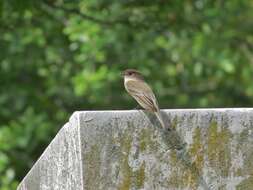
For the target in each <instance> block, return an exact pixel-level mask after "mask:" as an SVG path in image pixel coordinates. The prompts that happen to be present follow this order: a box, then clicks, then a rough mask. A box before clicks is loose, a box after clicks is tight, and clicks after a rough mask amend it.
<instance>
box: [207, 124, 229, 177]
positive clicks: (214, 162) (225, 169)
mask: <svg viewBox="0 0 253 190" xmlns="http://www.w3.org/2000/svg"><path fill="white" fill-rule="evenodd" d="M220 127H221V128H220V130H219V128H218V126H217V123H216V122H215V121H212V122H211V124H210V126H209V129H208V139H207V156H208V161H209V164H210V166H211V167H212V168H214V169H215V171H216V172H217V173H218V174H219V175H221V176H222V177H227V176H228V175H229V169H230V167H231V151H230V145H229V143H230V139H231V137H232V134H231V132H230V131H229V129H227V128H225V127H223V126H220Z"/></svg>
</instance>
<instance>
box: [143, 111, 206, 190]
mask: <svg viewBox="0 0 253 190" xmlns="http://www.w3.org/2000/svg"><path fill="white" fill-rule="evenodd" d="M140 111H142V112H143V113H144V114H145V115H146V116H147V118H148V119H149V121H150V122H151V123H152V125H153V126H154V127H157V128H158V129H159V131H160V132H161V137H162V140H163V142H164V143H165V144H166V146H167V152H169V151H171V150H175V151H176V153H177V159H178V160H179V161H180V162H181V163H182V165H184V167H185V168H188V169H189V170H190V171H191V172H192V174H193V175H194V176H196V178H197V179H198V184H199V185H200V186H201V187H202V188H203V189H204V190H211V189H210V187H208V185H207V183H206V181H205V180H204V178H203V176H202V175H201V173H200V171H199V170H198V168H197V166H196V164H195V162H194V161H192V158H191V156H190V154H189V153H188V151H187V144H186V143H185V142H184V139H183V138H181V136H180V134H179V133H178V132H177V131H176V128H174V127H173V128H172V121H171V119H170V117H168V115H167V114H166V113H165V112H163V111H161V115H162V118H163V121H164V123H165V125H166V128H165V129H164V128H163V127H162V126H161V124H160V122H159V120H158V119H157V117H156V115H155V114H154V113H151V112H147V111H145V110H140ZM167 152H166V153H167Z"/></svg>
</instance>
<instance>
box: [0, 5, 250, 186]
mask: <svg viewBox="0 0 253 190" xmlns="http://www.w3.org/2000/svg"><path fill="white" fill-rule="evenodd" d="M252 10H253V1H250V0H229V1H214V0H197V1H191V0H188V1H163V0H152V1H151V0H145V1H143V0H138V1H134V0H123V1H116V0H111V1H107V0H99V1H98V0H73V1H67V0H57V1H53V0H44V1H32V0H25V1H19V0H11V1H4V0H2V1H0V34H1V35H0V50H1V51H0V84H1V85H0V90H1V93H0V106H1V109H0V176H1V177H0V184H1V187H0V190H7V189H15V188H16V186H17V184H18V183H19V181H20V180H21V179H22V178H23V177H24V175H25V174H26V173H27V172H28V171H29V168H30V167H31V166H32V165H33V163H34V161H35V160H37V159H38V157H39V155H40V154H41V153H42V151H43V150H44V149H45V147H46V146H47V145H48V143H49V142H50V141H51V139H52V138H53V137H54V135H55V134H56V132H57V131H58V130H59V128H60V126H61V125H63V124H64V123H65V122H66V121H67V119H68V118H69V116H70V115H71V113H73V112H74V111H75V110H84V109H87V110H91V109H132V108H133V107H135V105H136V103H135V102H134V100H132V98H130V97H129V96H127V94H126V92H125V91H124V88H123V81H122V79H121V78H120V71H122V70H123V69H125V68H137V69H139V70H141V71H142V72H143V73H144V74H145V75H146V76H147V80H148V81H149V83H150V84H151V85H152V86H153V89H154V91H155V92H156V94H157V96H158V97H159V102H160V105H161V107H162V108H174V107H183V108H186V107H236V106H246V107H250V106H252V105H253V82H252V81H253V51H252V50H253V11H252Z"/></svg>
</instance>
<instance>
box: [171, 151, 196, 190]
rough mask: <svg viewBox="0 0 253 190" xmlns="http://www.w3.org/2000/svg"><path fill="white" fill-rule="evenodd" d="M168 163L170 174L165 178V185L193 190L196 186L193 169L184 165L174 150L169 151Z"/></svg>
mask: <svg viewBox="0 0 253 190" xmlns="http://www.w3.org/2000/svg"><path fill="white" fill-rule="evenodd" d="M169 160H170V164H171V166H172V168H171V175H170V176H169V178H168V180H167V186H168V187H170V188H172V187H173V188H179V189H184V188H188V189H192V190H195V189H197V187H198V183H197V181H198V180H197V179H198V176H197V175H196V173H195V171H192V168H191V167H188V166H186V165H185V164H184V163H183V162H182V160H180V158H178V156H177V153H176V151H175V150H172V151H171V152H170V159H169Z"/></svg>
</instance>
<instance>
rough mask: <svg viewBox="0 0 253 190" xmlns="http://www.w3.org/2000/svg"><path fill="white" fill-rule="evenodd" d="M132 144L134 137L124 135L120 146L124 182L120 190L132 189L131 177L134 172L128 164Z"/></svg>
mask: <svg viewBox="0 0 253 190" xmlns="http://www.w3.org/2000/svg"><path fill="white" fill-rule="evenodd" d="M131 144H132V136H130V134H129V133H128V134H124V136H122V138H121V139H120V146H121V150H122V156H121V161H120V164H121V165H120V170H121V172H122V174H123V178H122V182H121V184H120V185H119V187H118V189H119V190H129V189H130V187H131V176H132V170H131V167H130V166H129V164H128V156H129V153H130V149H131Z"/></svg>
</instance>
